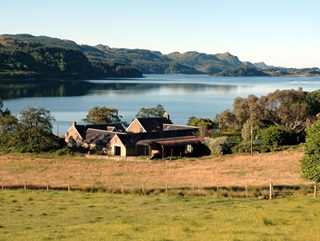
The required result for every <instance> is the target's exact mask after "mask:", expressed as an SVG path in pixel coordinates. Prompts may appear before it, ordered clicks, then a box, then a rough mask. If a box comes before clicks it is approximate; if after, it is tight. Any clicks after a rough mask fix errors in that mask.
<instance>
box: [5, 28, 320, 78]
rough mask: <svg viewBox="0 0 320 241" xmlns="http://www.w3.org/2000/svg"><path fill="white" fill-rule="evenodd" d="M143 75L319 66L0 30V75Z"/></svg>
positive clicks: (287, 72)
mask: <svg viewBox="0 0 320 241" xmlns="http://www.w3.org/2000/svg"><path fill="white" fill-rule="evenodd" d="M142 73H144V74H210V75H219V76H312V75H320V69H319V68H306V69H293V68H282V67H274V66H268V65H266V64H265V63H264V62H259V63H256V64H253V63H251V62H248V61H240V60H239V59H238V57H237V56H234V55H232V54H230V53H228V52H226V53H218V54H206V53H199V52H196V51H189V52H185V53H179V52H173V53H170V54H162V53H161V52H159V51H151V50H147V49H125V48H110V47H109V46H107V45H102V44H99V45H96V46H89V45H78V44H77V43H75V42H74V41H71V40H63V39H59V38H51V37H47V36H32V35H29V34H17V35H8V34H6V35H0V78H1V79H4V78H7V79H10V78H68V79H87V78H106V77H142Z"/></svg>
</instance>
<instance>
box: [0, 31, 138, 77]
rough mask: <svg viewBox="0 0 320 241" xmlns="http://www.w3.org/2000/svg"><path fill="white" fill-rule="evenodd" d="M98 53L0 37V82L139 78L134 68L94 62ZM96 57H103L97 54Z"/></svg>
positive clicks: (61, 43)
mask: <svg viewBox="0 0 320 241" xmlns="http://www.w3.org/2000/svg"><path fill="white" fill-rule="evenodd" d="M86 52H87V53H90V54H91V55H99V50H98V49H96V48H93V47H90V46H81V45H77V44H76V43H75V42H73V41H70V40H61V39H57V38H50V37H46V36H40V37H34V36H32V35H29V34H18V35H0V79H12V78H19V79H21V78H63V79H87V78H107V77H142V73H141V72H140V71H139V70H138V69H135V68H132V67H129V66H125V65H123V64H121V63H115V62H110V61H107V60H103V59H102V58H101V59H99V60H95V59H94V58H90V57H89V55H86V54H85V53H86ZM100 55H101V56H103V55H104V53H103V52H102V51H100Z"/></svg>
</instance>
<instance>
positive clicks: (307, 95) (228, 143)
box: [188, 89, 320, 153]
mask: <svg viewBox="0 0 320 241" xmlns="http://www.w3.org/2000/svg"><path fill="white" fill-rule="evenodd" d="M319 118H320V90H316V91H312V92H306V91H303V90H302V89H298V90H293V89H292V90H276V91H275V92H273V93H269V94H268V95H266V96H261V97H260V98H258V97H257V96H255V95H249V96H248V97H247V98H242V97H237V98H235V99H234V102H233V109H231V110H225V111H223V112H222V113H220V114H218V115H217V116H216V117H215V119H214V120H210V119H209V118H197V117H194V116H192V117H190V118H189V122H188V124H189V125H195V126H198V127H200V130H201V133H202V134H203V136H206V137H209V138H212V137H219V136H226V137H227V138H225V139H224V141H223V142H222V143H220V144H219V145H220V146H221V148H222V149H223V151H224V152H225V153H231V152H250V148H251V144H252V143H253V145H254V146H253V149H254V151H257V152H268V151H273V150H279V149H281V148H282V147H284V146H288V145H296V144H299V143H302V142H304V141H305V136H306V132H305V130H306V128H307V127H309V126H310V125H312V123H314V122H315V121H317V120H318V119H319Z"/></svg>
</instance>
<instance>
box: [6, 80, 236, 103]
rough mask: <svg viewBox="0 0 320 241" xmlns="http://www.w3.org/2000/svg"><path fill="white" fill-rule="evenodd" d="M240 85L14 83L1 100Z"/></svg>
mask: <svg viewBox="0 0 320 241" xmlns="http://www.w3.org/2000/svg"><path fill="white" fill-rule="evenodd" d="M237 87H238V86H237V85H223V84H219V85H218V84H206V83H202V84H197V83H163V82H159V83H144V82H142V83H132V82H126V81H121V80H114V82H103V81H102V82H98V81H40V82H39V81H37V82H36V81H12V82H10V83H8V82H2V83H0V97H1V98H2V99H4V100H6V99H16V98H24V97H64V96H84V95H95V94H110V93H117V94H120V95H128V94H143V93H144V92H150V91H152V92H153V93H155V92H159V93H161V92H163V91H165V92H166V93H170V92H172V93H177V94H178V93H179V94H186V93H197V92H198V93H199V92H208V91H209V92H218V93H219V92H222V93H228V92H230V91H231V90H232V89H236V88H237Z"/></svg>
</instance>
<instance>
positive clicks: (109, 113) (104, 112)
mask: <svg viewBox="0 0 320 241" xmlns="http://www.w3.org/2000/svg"><path fill="white" fill-rule="evenodd" d="M121 118H122V116H120V115H119V113H118V110H117V109H115V108H108V107H105V106H102V107H98V106H95V107H93V108H92V109H90V110H89V112H88V114H87V116H86V118H84V119H83V121H84V122H86V123H91V124H106V123H115V122H120V121H121Z"/></svg>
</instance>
